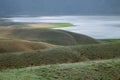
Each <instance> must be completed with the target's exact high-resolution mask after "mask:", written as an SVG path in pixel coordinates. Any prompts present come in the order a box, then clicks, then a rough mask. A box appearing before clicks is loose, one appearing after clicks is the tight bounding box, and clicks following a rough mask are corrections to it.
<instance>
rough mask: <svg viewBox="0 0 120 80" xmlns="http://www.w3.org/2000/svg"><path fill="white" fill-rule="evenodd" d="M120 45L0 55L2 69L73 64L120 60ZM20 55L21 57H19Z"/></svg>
mask: <svg viewBox="0 0 120 80" xmlns="http://www.w3.org/2000/svg"><path fill="white" fill-rule="evenodd" d="M119 48H120V43H111V44H96V45H84V46H71V47H58V48H52V49H47V50H40V51H33V52H21V53H6V54H0V64H2V65H0V68H16V67H26V66H30V65H34V66H38V65H47V64H57V63H73V62H81V61H89V60H100V59H112V58H120V49H119ZM18 54H19V55H18Z"/></svg>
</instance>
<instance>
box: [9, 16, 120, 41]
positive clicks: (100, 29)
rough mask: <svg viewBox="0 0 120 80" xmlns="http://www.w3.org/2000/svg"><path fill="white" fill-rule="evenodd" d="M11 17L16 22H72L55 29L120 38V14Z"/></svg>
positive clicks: (97, 37) (95, 36)
mask: <svg viewBox="0 0 120 80" xmlns="http://www.w3.org/2000/svg"><path fill="white" fill-rule="evenodd" d="M9 19H10V20H12V21H14V22H36V23H37V22H48V23H72V24H73V25H74V26H71V27H64V28H55V29H61V30H67V31H71V32H75V33H81V34H86V35H88V36H91V37H93V38H96V39H103V38H120V16H50V17H49V16H43V17H13V18H9Z"/></svg>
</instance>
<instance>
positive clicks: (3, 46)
mask: <svg viewBox="0 0 120 80" xmlns="http://www.w3.org/2000/svg"><path fill="white" fill-rule="evenodd" d="M53 47H55V45H52V44H48V43H44V42H33V41H26V40H11V39H5V38H0V53H6V52H21V51H33V50H41V49H48V48H53Z"/></svg>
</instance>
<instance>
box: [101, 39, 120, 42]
mask: <svg viewBox="0 0 120 80" xmlns="http://www.w3.org/2000/svg"><path fill="white" fill-rule="evenodd" d="M100 41H101V42H120V39H100Z"/></svg>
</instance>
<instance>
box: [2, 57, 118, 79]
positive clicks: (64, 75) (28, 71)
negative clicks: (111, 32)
mask: <svg viewBox="0 0 120 80" xmlns="http://www.w3.org/2000/svg"><path fill="white" fill-rule="evenodd" d="M119 63H120V59H111V60H100V61H90V62H81V63H72V64H58V65H47V66H37V67H28V68H22V69H13V70H2V71H0V76H1V77H0V79H1V80H19V79H20V80H119V79H120V64H119Z"/></svg>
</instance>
